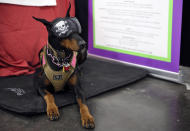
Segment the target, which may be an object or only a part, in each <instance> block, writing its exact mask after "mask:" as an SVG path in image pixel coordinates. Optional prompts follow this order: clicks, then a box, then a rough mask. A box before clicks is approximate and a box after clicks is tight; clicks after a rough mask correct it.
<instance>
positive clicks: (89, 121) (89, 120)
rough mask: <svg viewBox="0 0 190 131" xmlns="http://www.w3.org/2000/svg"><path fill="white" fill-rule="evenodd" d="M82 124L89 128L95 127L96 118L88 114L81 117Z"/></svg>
mask: <svg viewBox="0 0 190 131" xmlns="http://www.w3.org/2000/svg"><path fill="white" fill-rule="evenodd" d="M81 120H82V126H83V127H84V128H87V129H93V128H95V123H94V118H93V117H92V116H87V117H84V118H82V119H81Z"/></svg>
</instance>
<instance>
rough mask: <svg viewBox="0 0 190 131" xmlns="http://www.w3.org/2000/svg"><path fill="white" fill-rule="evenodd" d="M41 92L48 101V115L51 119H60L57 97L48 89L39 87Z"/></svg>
mask: <svg viewBox="0 0 190 131" xmlns="http://www.w3.org/2000/svg"><path fill="white" fill-rule="evenodd" d="M39 92H40V94H41V95H42V96H43V98H44V100H45V102H46V105H47V107H46V111H47V116H48V118H49V119H50V120H52V121H54V120H58V119H59V116H60V114H59V110H58V107H57V106H56V104H55V99H54V96H53V95H52V94H51V93H50V92H49V91H47V90H46V89H42V88H40V89H39Z"/></svg>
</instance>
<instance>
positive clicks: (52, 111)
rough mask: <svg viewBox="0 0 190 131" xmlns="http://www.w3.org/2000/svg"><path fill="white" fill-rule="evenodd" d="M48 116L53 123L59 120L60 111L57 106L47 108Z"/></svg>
mask: <svg viewBox="0 0 190 131" xmlns="http://www.w3.org/2000/svg"><path fill="white" fill-rule="evenodd" d="M47 115H48V118H49V120H51V121H56V120H58V119H59V116H60V115H59V110H58V108H57V106H56V105H55V106H48V107H47Z"/></svg>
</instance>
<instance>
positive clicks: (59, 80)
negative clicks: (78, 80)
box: [44, 65, 74, 92]
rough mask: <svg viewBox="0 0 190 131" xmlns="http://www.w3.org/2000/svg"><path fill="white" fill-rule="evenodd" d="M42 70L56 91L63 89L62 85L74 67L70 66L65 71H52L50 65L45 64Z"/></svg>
mask: <svg viewBox="0 0 190 131" xmlns="http://www.w3.org/2000/svg"><path fill="white" fill-rule="evenodd" d="M44 72H45V74H46V76H47V78H48V79H49V80H50V82H51V84H52V85H53V87H54V90H55V92H58V91H61V90H63V89H64V86H65V84H66V82H67V81H68V79H69V78H70V77H71V75H72V74H73V72H74V69H73V68H71V69H70V70H69V71H67V72H63V71H62V70H61V71H54V70H52V69H51V68H50V66H48V65H47V66H46V68H44Z"/></svg>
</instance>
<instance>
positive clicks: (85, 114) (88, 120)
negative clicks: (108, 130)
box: [77, 99, 95, 128]
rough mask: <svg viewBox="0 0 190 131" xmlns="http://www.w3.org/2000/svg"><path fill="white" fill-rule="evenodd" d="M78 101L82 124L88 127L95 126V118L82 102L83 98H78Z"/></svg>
mask: <svg viewBox="0 0 190 131" xmlns="http://www.w3.org/2000/svg"><path fill="white" fill-rule="evenodd" d="M77 102H78V105H79V107H80V114H81V121H82V126H83V127H86V128H94V127H95V124H94V118H93V116H92V115H91V114H90V112H89V109H88V107H87V106H86V105H85V104H83V103H82V100H81V99H77Z"/></svg>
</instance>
